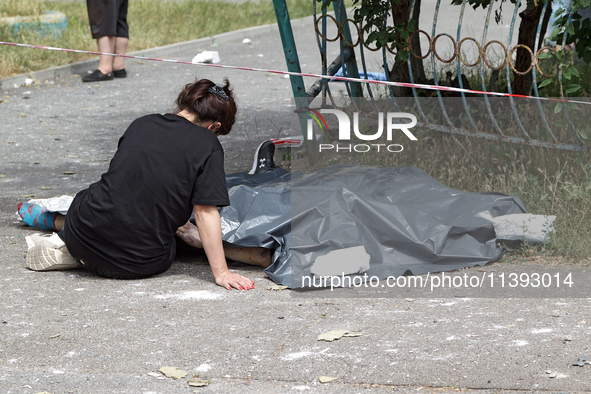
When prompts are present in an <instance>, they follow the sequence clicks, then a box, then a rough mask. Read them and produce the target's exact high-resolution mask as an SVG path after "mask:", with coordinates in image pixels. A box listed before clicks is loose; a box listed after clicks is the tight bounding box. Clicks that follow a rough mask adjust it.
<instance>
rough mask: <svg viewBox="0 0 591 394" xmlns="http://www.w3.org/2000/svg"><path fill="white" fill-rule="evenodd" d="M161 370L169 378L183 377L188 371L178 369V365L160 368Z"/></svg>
mask: <svg viewBox="0 0 591 394" xmlns="http://www.w3.org/2000/svg"><path fill="white" fill-rule="evenodd" d="M160 372H162V373H163V374H164V375H165V376H166V377H167V378H174V379H182V378H184V377H185V376H187V372H185V371H182V370H180V369H177V368H176V367H162V368H160Z"/></svg>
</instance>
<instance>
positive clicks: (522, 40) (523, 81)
mask: <svg viewBox="0 0 591 394" xmlns="http://www.w3.org/2000/svg"><path fill="white" fill-rule="evenodd" d="M543 8H544V3H540V4H538V5H536V6H532V7H529V6H528V8H527V9H526V10H525V11H523V12H521V13H520V14H519V16H520V17H521V22H520V24H519V37H518V39H517V42H518V44H522V45H525V46H527V47H528V48H530V49H531V50H532V51H533V52H534V55H535V51H536V48H535V45H536V31H537V29H538V23H539V21H540V15H541V14H542V9H543ZM530 65H531V55H530V53H529V51H528V50H527V49H525V48H517V58H516V60H515V69H516V70H517V71H519V72H524V71H525V70H527V69H528V68H529V66H530ZM513 76H514V79H513V92H514V93H515V94H522V95H525V96H529V95H530V94H531V89H532V74H531V71H530V72H528V73H527V74H525V75H519V74H517V73H515V72H513Z"/></svg>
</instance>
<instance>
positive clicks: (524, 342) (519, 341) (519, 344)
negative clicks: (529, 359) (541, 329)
mask: <svg viewBox="0 0 591 394" xmlns="http://www.w3.org/2000/svg"><path fill="white" fill-rule="evenodd" d="M513 343H514V344H515V345H514V346H525V345H529V342H528V341H523V340H517V341H513Z"/></svg>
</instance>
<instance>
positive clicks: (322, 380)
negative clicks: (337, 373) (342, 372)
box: [318, 376, 337, 383]
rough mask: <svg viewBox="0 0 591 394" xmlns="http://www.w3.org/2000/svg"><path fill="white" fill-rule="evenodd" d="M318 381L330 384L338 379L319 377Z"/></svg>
mask: <svg viewBox="0 0 591 394" xmlns="http://www.w3.org/2000/svg"><path fill="white" fill-rule="evenodd" d="M318 380H319V381H320V383H330V382H334V381H335V380H337V378H333V377H332V376H319V377H318Z"/></svg>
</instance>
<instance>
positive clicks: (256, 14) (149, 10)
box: [0, 0, 312, 78]
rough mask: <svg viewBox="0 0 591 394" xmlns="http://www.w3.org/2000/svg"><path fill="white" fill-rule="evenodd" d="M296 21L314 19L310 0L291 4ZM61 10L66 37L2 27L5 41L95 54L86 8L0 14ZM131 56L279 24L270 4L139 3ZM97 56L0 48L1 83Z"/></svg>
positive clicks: (8, 8)
mask: <svg viewBox="0 0 591 394" xmlns="http://www.w3.org/2000/svg"><path fill="white" fill-rule="evenodd" d="M287 5H288V9H289V12H290V17H291V18H292V19H295V18H301V17H304V16H307V15H311V14H312V7H311V5H310V3H309V1H304V0H288V1H287ZM48 10H51V11H60V12H63V13H64V14H66V15H67V17H68V30H67V31H65V32H64V34H63V35H62V36H61V37H57V38H54V37H51V35H47V36H40V35H39V34H38V33H36V32H21V33H19V35H18V36H16V37H15V36H12V34H11V32H10V29H9V28H8V27H7V26H0V37H2V40H3V41H13V42H18V43H25V44H35V45H43V46H53V47H61V48H72V49H82V50H91V51H95V50H96V41H95V40H93V39H92V38H91V36H90V27H89V25H88V14H87V11H86V4H85V3H81V2H72V3H70V2H52V1H45V2H43V1H37V0H3V1H2V2H0V15H2V16H15V15H23V16H25V15H39V14H41V13H43V12H44V11H48ZM127 20H128V22H129V29H130V37H131V38H130V42H129V49H128V51H129V52H133V51H137V50H141V49H147V48H153V47H157V46H161V45H168V44H173V43H176V42H182V41H187V40H193V39H197V38H202V37H208V36H212V35H216V34H220V33H225V32H229V31H233V30H238V29H243V28H246V27H251V26H259V25H263V24H267V23H274V22H276V19H275V11H274V9H273V4H272V3H271V2H265V1H261V2H247V3H243V4H229V3H225V2H216V1H191V0H183V1H170V2H169V1H160V0H134V1H132V2H130V4H129V12H128V17H127ZM94 57H95V56H92V55H84V54H76V53H67V52H57V51H47V50H39V49H28V48H15V47H9V46H0V78H4V77H8V76H12V75H18V74H24V73H27V72H31V71H37V70H42V69H46V68H49V67H54V66H60V65H64V64H69V63H73V62H77V61H81V60H84V59H91V58H94Z"/></svg>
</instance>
